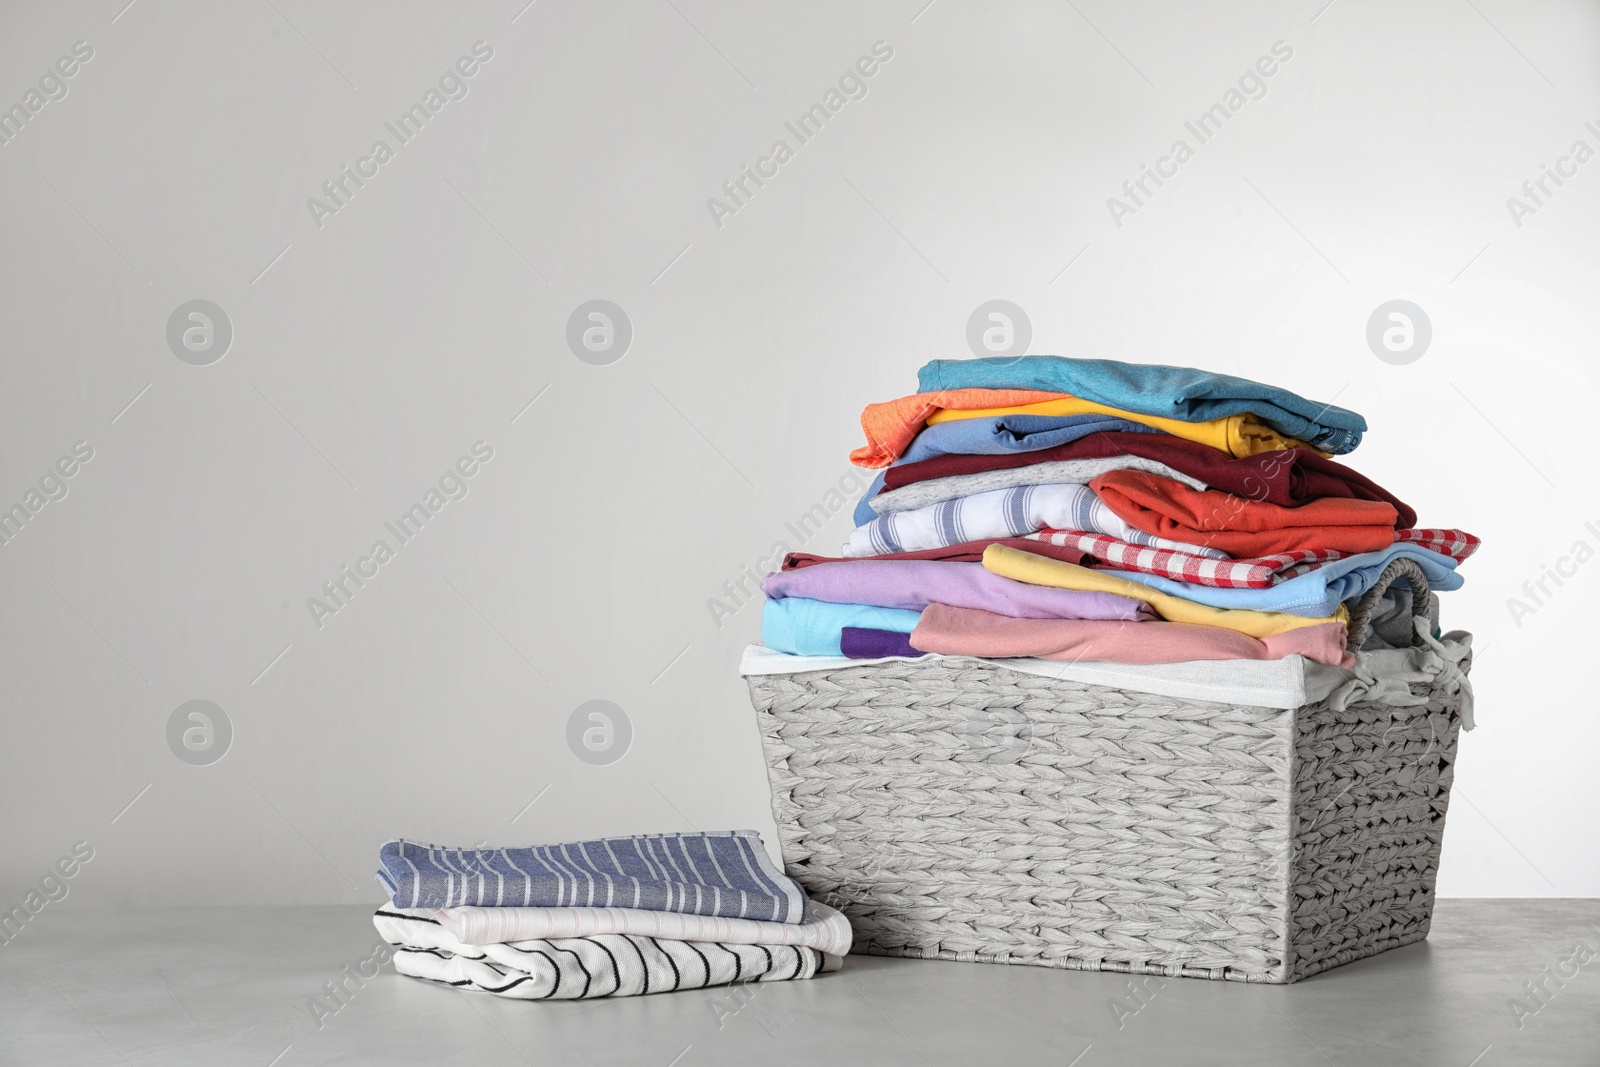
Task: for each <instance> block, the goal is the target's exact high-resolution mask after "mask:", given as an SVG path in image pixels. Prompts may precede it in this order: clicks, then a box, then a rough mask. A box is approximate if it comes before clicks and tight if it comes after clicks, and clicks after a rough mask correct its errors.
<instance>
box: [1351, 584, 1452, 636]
mask: <svg viewBox="0 0 1600 1067" xmlns="http://www.w3.org/2000/svg"><path fill="white" fill-rule="evenodd" d="M1412 617H1413V616H1412V614H1411V590H1410V589H1409V588H1407V587H1406V586H1403V585H1391V586H1390V587H1389V588H1388V589H1386V590H1384V593H1383V598H1382V599H1381V600H1379V601H1378V604H1377V608H1376V609H1375V610H1374V611H1373V613H1372V632H1371V633H1370V634H1369V635H1368V636H1367V641H1366V644H1364V645H1362V646H1361V647H1360V648H1359V649H1356V650H1355V651H1358V652H1375V651H1377V650H1378V649H1384V648H1410V647H1411V646H1412V645H1414V644H1415V643H1416V641H1415V637H1416V635H1415V633H1413V632H1412V631H1413V627H1412V622H1411V620H1412ZM1428 619H1429V622H1430V624H1431V625H1430V629H1431V630H1432V631H1433V632H1434V633H1435V634H1437V633H1438V632H1439V598H1438V597H1437V596H1435V595H1434V594H1433V593H1432V592H1431V591H1430V592H1429V593H1428Z"/></svg>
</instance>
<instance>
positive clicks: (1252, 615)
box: [983, 545, 1350, 638]
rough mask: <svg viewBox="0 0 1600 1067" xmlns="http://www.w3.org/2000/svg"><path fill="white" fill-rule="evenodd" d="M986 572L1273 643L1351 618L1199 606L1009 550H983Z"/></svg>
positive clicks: (1343, 611) (998, 547)
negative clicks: (1121, 600)
mask: <svg viewBox="0 0 1600 1067" xmlns="http://www.w3.org/2000/svg"><path fill="white" fill-rule="evenodd" d="M983 569H984V570H986V571H989V572H991V573H993V574H998V575H1000V576H1001V577H1002V578H1012V579H1015V580H1016V581H1019V582H1031V583H1032V584H1034V585H1049V586H1054V587H1055V588H1057V589H1082V590H1086V591H1088V592H1094V593H1115V594H1117V595H1118V596H1126V597H1132V598H1133V599H1135V600H1142V601H1144V602H1145V603H1146V604H1149V605H1150V607H1151V608H1152V609H1154V611H1155V613H1156V614H1157V615H1160V616H1161V617H1162V618H1163V619H1166V620H1167V621H1168V622H1192V623H1198V624H1199V625H1201V626H1220V627H1222V628H1224V629H1227V630H1235V631H1237V632H1239V633H1242V634H1246V635H1248V636H1250V637H1255V638H1262V637H1271V636H1273V635H1274V634H1281V633H1286V632H1287V631H1289V630H1297V629H1299V628H1300V627H1302V626H1321V625H1322V624H1323V623H1327V622H1337V623H1341V624H1343V625H1346V626H1348V625H1349V624H1350V612H1349V611H1348V610H1347V609H1346V608H1345V606H1344V605H1343V604H1340V605H1339V610H1338V611H1336V612H1334V613H1333V614H1332V615H1329V616H1328V617H1327V618H1322V619H1312V618H1307V617H1306V616H1304V615H1287V614H1285V613H1283V612H1281V611H1249V610H1247V609H1244V608H1213V607H1210V606H1208V605H1206V604H1196V603H1195V602H1194V601H1192V600H1185V599H1183V598H1182V597H1180V596H1172V595H1171V594H1168V593H1163V592H1161V591H1160V590H1158V589H1151V588H1150V587H1149V586H1147V585H1140V584H1139V583H1138V582H1130V581H1128V579H1126V578H1118V577H1117V576H1116V575H1114V574H1106V573H1104V572H1102V571H1095V570H1090V569H1089V568H1088V567H1080V566H1078V565H1077V564H1076V563H1067V562H1066V561H1064V560H1059V559H1050V558H1048V557H1046V556H1036V555H1034V554H1033V553H1032V552H1024V551H1022V550H1021V549H1017V548H1007V547H1006V546H1005V545H990V546H989V547H988V548H986V549H984V550H983Z"/></svg>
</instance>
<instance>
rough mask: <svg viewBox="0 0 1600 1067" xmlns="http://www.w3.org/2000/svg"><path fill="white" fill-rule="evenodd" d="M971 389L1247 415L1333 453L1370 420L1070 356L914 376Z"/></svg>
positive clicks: (1272, 392)
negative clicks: (1066, 395) (1030, 391)
mask: <svg viewBox="0 0 1600 1067" xmlns="http://www.w3.org/2000/svg"><path fill="white" fill-rule="evenodd" d="M969 388H978V389H1041V390H1044V391H1046V392H1051V393H1069V394H1071V395H1072V396H1076V397H1082V398H1083V399H1084V400H1092V401H1094V402H1095V403H1097V404H1104V405H1106V406H1107V407H1113V408H1121V409H1122V410H1123V411H1133V412H1137V413H1139V414H1141V415H1156V416H1160V417H1161V418H1165V419H1177V420H1179V421H1180V422H1210V421H1211V420H1212V419H1221V418H1226V417H1228V416H1230V415H1242V414H1245V413H1249V414H1252V415H1254V416H1256V418H1258V419H1260V420H1261V421H1262V422H1264V423H1266V424H1267V425H1268V426H1271V427H1272V428H1273V429H1274V430H1277V431H1278V432H1279V433H1282V434H1287V435H1288V436H1290V437H1294V438H1298V439H1299V440H1301V441H1304V442H1306V444H1308V445H1311V446H1313V447H1315V448H1320V449H1322V450H1323V451H1324V452H1333V453H1335V454H1343V453H1345V452H1349V451H1350V450H1352V449H1353V448H1355V447H1356V446H1357V445H1359V444H1360V443H1361V434H1362V431H1364V430H1365V429H1366V428H1367V420H1366V419H1363V418H1362V417H1361V416H1360V415H1357V414H1356V413H1355V412H1353V411H1347V410H1346V409H1344V408H1340V407H1334V406H1333V405H1332V404H1324V403H1322V402H1321V401H1319V400H1307V399H1306V398H1305V397H1303V396H1300V395H1299V394H1297V393H1291V392H1290V391H1289V390H1287V389H1280V388H1278V387H1277V386H1275V385H1265V384H1263V383H1261V382H1253V381H1250V380H1249V379H1248V378H1235V377H1234V376H1233V375H1231V374H1213V373H1212V372H1210V371H1203V370H1195V369H1193V368H1191V367H1167V366H1162V365H1160V364H1155V363H1149V364H1145V363H1119V362H1117V361H1116V360H1114V359H1068V358H1067V357H1065V356H1004V357H1001V356H994V357H987V358H984V359H936V360H933V361H932V362H931V363H928V364H927V365H926V366H924V367H923V368H922V370H920V371H919V372H917V391H918V392H920V393H931V392H936V391H938V390H940V389H969Z"/></svg>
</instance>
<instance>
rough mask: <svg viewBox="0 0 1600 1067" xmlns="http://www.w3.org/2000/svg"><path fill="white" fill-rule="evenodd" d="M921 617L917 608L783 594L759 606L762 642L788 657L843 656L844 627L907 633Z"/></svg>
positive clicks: (913, 628)
mask: <svg viewBox="0 0 1600 1067" xmlns="http://www.w3.org/2000/svg"><path fill="white" fill-rule="evenodd" d="M920 618H922V612H920V611H904V610H902V609H900V608H874V607H869V606H867V605H865V604H828V603H825V602H823V601H821V600H807V599H806V598H805V597H800V596H786V597H783V598H782V599H779V600H768V601H767V603H766V606H765V607H763V608H762V609H761V643H762V644H763V645H766V646H767V647H768V648H771V649H776V650H777V651H779V652H787V653H789V655H791V656H842V655H844V652H843V650H841V649H840V648H839V635H840V632H841V631H842V630H843V629H844V628H845V627H846V626H864V627H866V628H867V629H869V630H892V631H894V632H895V633H901V634H908V633H910V632H911V631H912V630H915V629H916V628H917V620H918V619H920Z"/></svg>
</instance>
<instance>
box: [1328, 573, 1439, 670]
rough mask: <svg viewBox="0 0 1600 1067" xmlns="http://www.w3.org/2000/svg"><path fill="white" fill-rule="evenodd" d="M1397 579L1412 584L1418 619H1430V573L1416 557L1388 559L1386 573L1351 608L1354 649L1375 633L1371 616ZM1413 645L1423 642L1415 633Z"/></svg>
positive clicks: (1352, 648)
mask: <svg viewBox="0 0 1600 1067" xmlns="http://www.w3.org/2000/svg"><path fill="white" fill-rule="evenodd" d="M1397 579H1404V580H1405V583H1406V584H1407V585H1408V586H1410V587H1411V614H1412V615H1413V616H1414V617H1416V618H1418V619H1426V618H1429V614H1428V601H1429V594H1428V575H1427V572H1426V571H1424V570H1423V569H1422V565H1421V564H1419V563H1418V562H1417V561H1416V560H1414V559H1407V558H1406V557H1405V556H1400V557H1398V558H1396V559H1392V560H1390V561H1389V565H1388V566H1387V567H1385V568H1383V573H1382V574H1380V575H1378V580H1377V581H1375V582H1373V583H1372V587H1371V588H1370V589H1368V590H1367V591H1366V592H1365V593H1362V594H1361V598H1360V599H1359V600H1357V601H1356V602H1355V605H1354V606H1353V607H1351V609H1350V640H1349V643H1348V645H1347V647H1348V648H1350V649H1351V650H1352V651H1358V650H1360V648H1361V646H1362V645H1364V644H1366V643H1367V638H1369V637H1371V636H1372V616H1373V614H1374V613H1376V612H1377V610H1378V605H1379V603H1380V602H1381V601H1382V600H1383V594H1384V593H1387V592H1388V591H1389V587H1390V586H1391V585H1393V584H1394V583H1395V581H1396V580H1397ZM1411 643H1412V644H1413V645H1415V644H1420V642H1419V641H1418V639H1417V636H1416V633H1415V632H1413V633H1412V635H1411Z"/></svg>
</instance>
